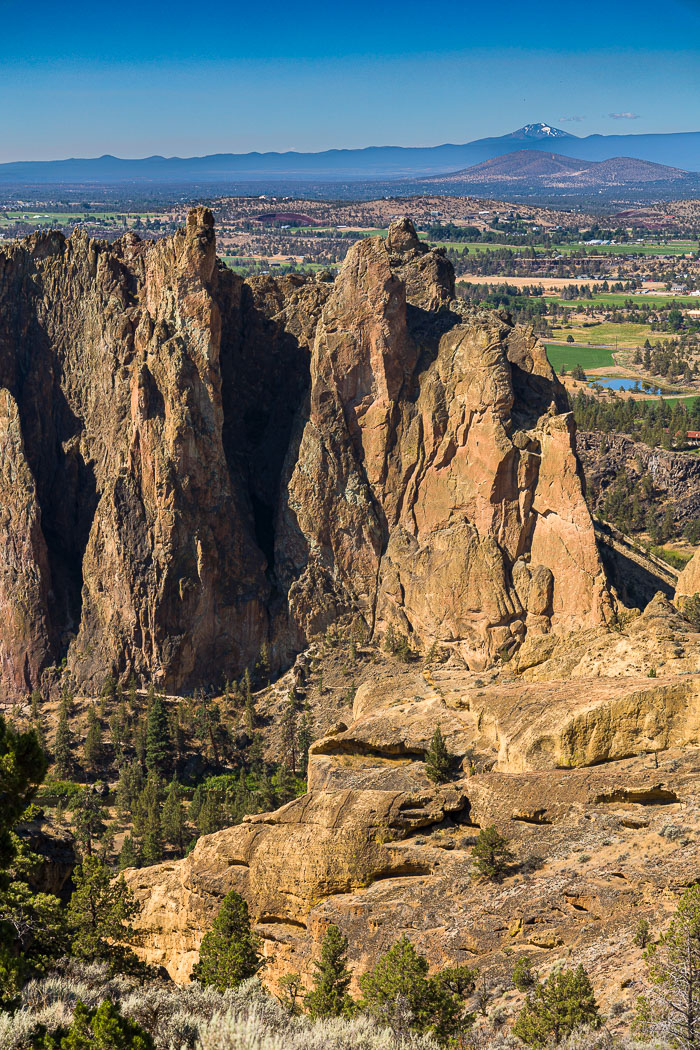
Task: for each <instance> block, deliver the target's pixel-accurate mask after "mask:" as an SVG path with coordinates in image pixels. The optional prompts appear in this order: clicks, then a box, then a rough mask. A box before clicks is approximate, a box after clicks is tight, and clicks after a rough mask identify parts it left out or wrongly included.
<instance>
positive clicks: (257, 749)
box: [248, 733, 265, 776]
mask: <svg viewBox="0 0 700 1050" xmlns="http://www.w3.org/2000/svg"><path fill="white" fill-rule="evenodd" d="M248 764H249V765H250V768H251V771H252V772H253V773H255V775H256V776H261V775H262V772H263V769H264V768H265V762H264V758H263V745H262V739H261V737H260V734H259V733H254V734H253V739H252V740H251V742H250V746H249V747H248Z"/></svg>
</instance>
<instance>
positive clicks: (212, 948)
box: [192, 890, 264, 992]
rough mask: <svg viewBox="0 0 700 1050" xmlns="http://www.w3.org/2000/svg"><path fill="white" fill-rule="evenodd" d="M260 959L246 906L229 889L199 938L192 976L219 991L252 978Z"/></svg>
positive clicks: (259, 964)
mask: <svg viewBox="0 0 700 1050" xmlns="http://www.w3.org/2000/svg"><path fill="white" fill-rule="evenodd" d="M263 961H264V960H263V957H262V955H261V954H260V951H259V941H258V938H257V937H256V936H255V934H254V933H253V931H252V930H251V926H250V916H249V914H248V905H247V904H246V902H245V900H244V899H243V897H241V896H240V894H238V893H236V891H235V890H231V891H230V893H227V894H226V896H225V897H224V899H223V902H222V905H221V909H220V911H219V914H218V915H217V917H216V918H215V919H214V922H213V924H212V928H211V929H210V930H209V931H208V932H207V933H205V935H204V937H203V939H202V944H201V947H200V949H199V962H198V963H197V964H196V965H195V967H194V969H193V970H192V976H193V977H194V979H195V980H197V981H200V982H201V983H202V984H205V985H213V986H214V987H215V988H216V989H217V990H218V991H219V992H223V991H225V990H226V988H235V987H236V986H237V985H239V984H240V983H241V982H242V981H246V980H248V978H250V977H254V976H255V974H256V973H257V972H258V970H260V968H261V967H262V965H263Z"/></svg>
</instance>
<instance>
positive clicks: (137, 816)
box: [134, 776, 161, 838]
mask: <svg viewBox="0 0 700 1050" xmlns="http://www.w3.org/2000/svg"><path fill="white" fill-rule="evenodd" d="M160 800H161V784H160V781H159V780H158V778H157V777H155V776H149V777H148V780H147V781H146V784H145V787H144V788H143V790H142V791H141V793H140V795H139V797H138V798H137V799H136V803H135V805H134V834H135V835H136V836H137V837H138V838H143V837H144V835H145V834H146V832H147V831H148V829H149V824H150V823H151V814H152V812H153V811H155V812H157V813H158V814H160Z"/></svg>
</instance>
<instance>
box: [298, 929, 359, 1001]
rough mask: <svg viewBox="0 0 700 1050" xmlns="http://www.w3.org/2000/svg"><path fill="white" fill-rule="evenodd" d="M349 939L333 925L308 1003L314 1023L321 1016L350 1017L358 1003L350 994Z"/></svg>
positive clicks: (327, 937)
mask: <svg viewBox="0 0 700 1050" xmlns="http://www.w3.org/2000/svg"><path fill="white" fill-rule="evenodd" d="M347 952H348V939H347V937H345V936H343V934H342V933H341V932H340V930H339V929H338V927H337V926H334V925H333V924H332V923H331V925H330V926H329V927H328V929H327V930H326V934H325V936H324V938H323V944H322V946H321V961H320V962H315V963H314V966H315V967H316V973H315V974H314V978H313V981H314V988H313V991H311V992H309V994H308V995H307V996H306V998H305V1000H304V1003H305V1005H306V1009H307V1010H308V1011H309V1015H310V1017H311V1020H312V1021H316V1020H317V1019H318V1018H320V1017H348V1016H349V1015H350V1014H351V1013H352V1011H353V1009H354V1006H355V1004H354V1001H353V999H352V998H351V997H350V995H349V994H348V988H349V987H350V981H351V979H352V975H351V973H350V971H349V969H348V965H347Z"/></svg>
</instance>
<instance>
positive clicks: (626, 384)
mask: <svg viewBox="0 0 700 1050" xmlns="http://www.w3.org/2000/svg"><path fill="white" fill-rule="evenodd" d="M588 384H589V386H593V385H598V386H604V387H606V388H607V389H608V390H634V391H635V392H636V393H638V394H654V395H656V397H660V396H661V393H662V391H661V389H660V387H658V386H655V385H654V384H653V383H648V382H647V381H646V380H644V381H642V380H641V379H629V378H626V377H624V376H589V377H588Z"/></svg>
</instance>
